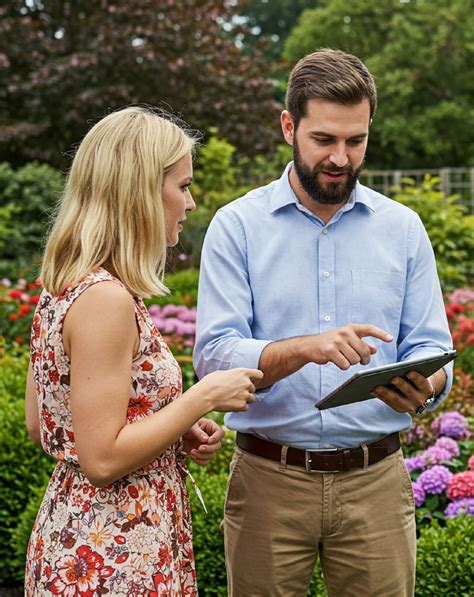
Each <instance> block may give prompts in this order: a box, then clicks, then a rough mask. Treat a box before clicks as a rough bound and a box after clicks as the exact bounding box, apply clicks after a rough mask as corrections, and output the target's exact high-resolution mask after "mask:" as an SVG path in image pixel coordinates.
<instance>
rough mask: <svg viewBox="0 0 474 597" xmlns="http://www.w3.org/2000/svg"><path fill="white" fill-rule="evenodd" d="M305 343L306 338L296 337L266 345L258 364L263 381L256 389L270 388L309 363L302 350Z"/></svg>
mask: <svg viewBox="0 0 474 597" xmlns="http://www.w3.org/2000/svg"><path fill="white" fill-rule="evenodd" d="M307 342H308V340H307V336H296V337H295V338H288V339H286V340H278V341H276V342H271V343H270V344H267V346H265V348H264V349H263V351H262V354H261V355H260V360H259V362H258V368H259V369H260V371H263V379H262V380H261V381H259V382H258V384H256V387H257V388H266V387H267V386H271V385H272V384H274V383H276V382H277V381H280V379H283V378H284V377H287V376H288V375H291V374H292V373H295V371H298V369H301V367H303V366H304V365H306V364H307V363H308V362H309V361H308V359H307V357H306V356H305V350H304V347H305V346H306V345H307Z"/></svg>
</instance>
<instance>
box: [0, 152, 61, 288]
mask: <svg viewBox="0 0 474 597" xmlns="http://www.w3.org/2000/svg"><path fill="white" fill-rule="evenodd" d="M63 184H64V177H63V176H62V174H61V173H60V172H59V171H58V170H55V169H54V168H51V166H48V165H47V164H39V163H36V162H32V163H30V164H27V165H26V166H23V167H22V168H19V169H18V170H14V169H13V168H12V167H11V166H10V165H9V164H7V163H5V162H3V163H0V238H1V241H2V242H0V271H1V272H2V277H4V276H9V277H14V278H15V277H18V276H19V275H28V273H29V272H30V270H31V269H32V267H33V268H37V267H38V264H39V256H40V253H41V243H42V241H43V238H44V236H45V234H46V231H47V227H48V220H49V217H50V215H51V213H52V211H53V208H54V206H55V204H56V202H57V200H58V198H59V196H60V194H61V191H62V188H63Z"/></svg>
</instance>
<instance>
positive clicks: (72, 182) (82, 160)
mask: <svg viewBox="0 0 474 597" xmlns="http://www.w3.org/2000/svg"><path fill="white" fill-rule="evenodd" d="M195 143H196V141H195V139H194V138H193V137H192V136H191V135H190V134H189V133H188V132H186V131H185V130H183V128H181V127H180V126H178V125H177V124H175V123H174V122H172V121H171V120H170V119H169V118H168V117H164V116H163V115H159V114H158V113H157V112H156V111H154V110H153V109H150V108H142V107H128V108H125V109H122V110H119V111H117V112H113V113H112V114H109V115H108V116H106V117H105V118H103V119H102V120H100V121H99V122H98V123H97V124H96V125H95V126H94V127H92V129H91V130H90V131H89V132H88V133H87V135H86V136H85V137H84V139H83V141H82V143H81V144H80V146H79V148H78V150H77V153H76V155H75V157H74V160H73V163H72V167H71V170H70V172H69V175H68V179H67V182H66V185H65V189H64V192H63V195H62V197H61V200H60V202H59V206H58V209H57V214H56V217H55V221H54V224H53V226H52V228H51V231H50V234H49V237H48V240H47V243H46V247H45V251H44V257H43V263H42V267H41V274H40V279H41V282H42V284H43V286H44V287H45V288H46V290H47V291H48V292H50V293H51V294H53V295H58V294H61V292H63V290H64V289H65V288H66V286H67V285H68V284H71V283H74V282H77V281H79V280H80V279H81V278H82V277H84V276H85V275H86V274H87V273H89V272H91V271H93V270H95V269H97V268H98V267H101V266H106V265H107V266H108V269H110V270H111V273H113V274H114V275H116V276H117V277H118V278H119V279H120V280H121V281H122V282H123V284H124V285H125V286H126V287H127V289H128V290H129V291H130V292H131V293H132V294H133V295H135V296H150V295H163V294H166V293H167V292H168V289H167V288H166V286H165V285H164V283H163V275H164V269H165V263H166V232H165V218H164V208H163V202H162V197H161V190H162V187H163V182H164V178H165V175H166V173H167V172H168V171H169V170H170V169H171V168H172V167H173V166H174V165H175V164H176V162H178V161H179V160H180V159H181V158H182V157H184V156H185V155H186V154H187V153H188V152H191V151H192V150H193V148H194V145H195Z"/></svg>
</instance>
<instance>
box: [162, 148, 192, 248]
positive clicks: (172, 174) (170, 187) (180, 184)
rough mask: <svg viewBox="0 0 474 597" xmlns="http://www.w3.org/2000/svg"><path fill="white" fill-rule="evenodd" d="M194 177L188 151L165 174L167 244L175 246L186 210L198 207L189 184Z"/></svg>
mask: <svg viewBox="0 0 474 597" xmlns="http://www.w3.org/2000/svg"><path fill="white" fill-rule="evenodd" d="M192 179H193V161H192V157H191V153H187V154H186V155H185V156H183V157H182V158H181V159H180V160H179V161H178V162H176V164H175V165H174V166H173V167H172V168H171V170H169V172H168V173H167V174H166V175H165V181H164V183H163V189H162V197H163V206H164V209H165V224H166V244H167V246H168V247H174V246H175V245H176V244H177V243H178V241H179V233H180V232H181V230H182V229H183V226H182V224H181V222H183V221H184V220H185V219H186V212H187V211H193V210H194V209H196V204H195V203H194V201H193V198H192V195H191V193H190V192H189V185H190V184H191V181H192Z"/></svg>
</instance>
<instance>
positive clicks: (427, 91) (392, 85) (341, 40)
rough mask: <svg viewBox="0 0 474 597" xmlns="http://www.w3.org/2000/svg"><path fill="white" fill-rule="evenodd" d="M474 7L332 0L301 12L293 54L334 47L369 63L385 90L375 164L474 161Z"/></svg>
mask: <svg viewBox="0 0 474 597" xmlns="http://www.w3.org/2000/svg"><path fill="white" fill-rule="evenodd" d="M473 9H474V7H473V2H472V0H452V1H451V2H448V3H447V2H444V0H429V1H428V0H404V1H402V0H380V1H379V2H373V3H368V2H366V1H365V0H352V2H350V3H347V2H345V1H344V0H331V1H330V2H329V1H327V0H324V6H322V7H320V8H316V9H314V10H307V11H305V12H304V13H303V14H302V15H301V16H300V19H299V22H298V25H297V26H296V27H295V28H294V29H293V31H292V32H291V34H290V36H289V37H288V39H287V42H286V45H285V56H286V58H287V59H288V60H289V61H290V63H292V64H294V63H295V62H296V61H297V60H298V59H299V58H300V57H301V56H303V55H305V54H306V53H309V52H311V51H313V50H314V49H315V48H316V47H321V46H328V47H332V48H339V49H342V50H345V51H348V52H351V53H353V54H355V55H357V56H359V57H360V58H361V59H362V60H364V62H365V63H366V64H367V66H368V67H369V70H370V71H371V72H372V74H373V75H374V77H375V80H376V83H377V87H378V92H379V108H378V111H377V114H376V115H375V118H374V124H373V126H372V128H371V140H370V143H369V152H368V163H369V165H370V166H371V167H386V168H428V167H433V168H435V167H441V166H453V167H454V166H472V165H474V139H473V135H472V130H473V127H474V106H473V101H472V100H473V97H474V77H472V67H470V65H472V64H474V10H473Z"/></svg>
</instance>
